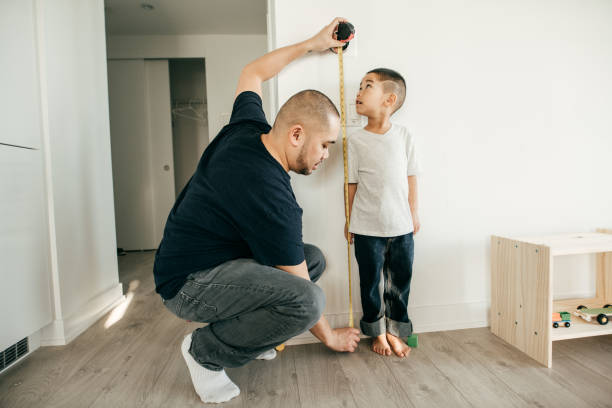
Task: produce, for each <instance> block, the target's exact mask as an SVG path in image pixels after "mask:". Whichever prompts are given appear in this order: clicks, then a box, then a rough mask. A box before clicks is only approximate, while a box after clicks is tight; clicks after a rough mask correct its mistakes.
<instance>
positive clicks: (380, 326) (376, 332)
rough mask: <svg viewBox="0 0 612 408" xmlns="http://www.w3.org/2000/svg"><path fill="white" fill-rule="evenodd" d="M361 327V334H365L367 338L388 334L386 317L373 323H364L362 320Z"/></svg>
mask: <svg viewBox="0 0 612 408" xmlns="http://www.w3.org/2000/svg"><path fill="white" fill-rule="evenodd" d="M359 327H360V328H361V332H362V333H363V334H365V335H366V336H370V337H378V336H380V335H381V334H384V333H386V332H387V329H386V327H385V318H384V317H381V318H380V319H378V320H377V321H375V322H373V323H368V322H364V321H363V320H361V321H360V322H359Z"/></svg>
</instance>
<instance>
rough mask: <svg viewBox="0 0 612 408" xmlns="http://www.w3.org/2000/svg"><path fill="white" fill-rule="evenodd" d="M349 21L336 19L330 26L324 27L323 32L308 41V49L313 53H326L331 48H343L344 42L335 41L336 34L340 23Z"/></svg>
mask: <svg viewBox="0 0 612 408" xmlns="http://www.w3.org/2000/svg"><path fill="white" fill-rule="evenodd" d="M341 21H347V20H346V19H345V18H341V17H336V18H335V19H334V21H332V22H331V23H330V24H329V25H327V26H325V27H323V29H322V30H321V31H319V33H318V34H317V35H315V36H314V37H312V38H311V39H309V40H308V43H309V46H308V49H309V50H311V51H325V50H328V49H330V48H335V47H342V46H344V43H343V42H342V41H338V40H334V33H335V32H336V29H337V27H338V23H339V22H341Z"/></svg>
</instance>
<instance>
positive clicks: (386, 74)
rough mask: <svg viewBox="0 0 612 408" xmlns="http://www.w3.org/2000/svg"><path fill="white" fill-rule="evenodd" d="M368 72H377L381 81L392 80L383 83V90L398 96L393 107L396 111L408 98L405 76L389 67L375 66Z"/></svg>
mask: <svg viewBox="0 0 612 408" xmlns="http://www.w3.org/2000/svg"><path fill="white" fill-rule="evenodd" d="M368 74H376V76H377V77H378V80H379V81H389V82H391V83H385V84H383V90H384V91H385V92H392V93H394V94H395V95H396V96H397V101H396V102H395V108H394V109H393V113H395V112H396V111H397V110H398V109H399V108H401V107H402V105H403V104H404V100H405V99H406V81H405V80H404V77H403V76H401V75H400V73H399V72H397V71H394V70H392V69H389V68H375V69H373V70H371V71H368Z"/></svg>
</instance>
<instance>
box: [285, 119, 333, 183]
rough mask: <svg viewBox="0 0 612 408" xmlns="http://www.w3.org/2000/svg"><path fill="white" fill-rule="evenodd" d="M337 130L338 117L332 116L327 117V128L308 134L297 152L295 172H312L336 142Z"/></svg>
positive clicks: (325, 157) (306, 173) (305, 173)
mask: <svg viewBox="0 0 612 408" xmlns="http://www.w3.org/2000/svg"><path fill="white" fill-rule="evenodd" d="M339 131H340V119H339V118H338V117H335V116H334V117H330V119H329V126H328V129H324V130H321V131H318V132H312V133H311V134H309V136H308V137H307V138H306V140H305V141H304V144H303V145H302V148H301V150H300V153H299V154H298V157H297V160H296V169H295V172H296V173H299V174H304V175H309V174H312V172H313V171H315V170H316V169H317V168H318V167H319V165H320V164H321V163H322V162H323V160H325V159H327V158H328V157H329V146H330V145H332V144H334V143H336V139H337V138H338V132H339Z"/></svg>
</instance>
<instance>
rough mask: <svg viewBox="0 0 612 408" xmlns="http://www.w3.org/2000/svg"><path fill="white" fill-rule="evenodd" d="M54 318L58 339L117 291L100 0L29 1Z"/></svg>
mask: <svg viewBox="0 0 612 408" xmlns="http://www.w3.org/2000/svg"><path fill="white" fill-rule="evenodd" d="M36 4H37V17H36V18H37V25H38V47H39V60H40V67H39V72H40V76H41V91H42V92H41V93H42V98H41V102H42V111H43V122H44V123H43V149H44V151H45V156H46V169H45V170H46V174H47V193H48V200H49V211H50V214H49V224H50V230H51V232H50V235H51V259H52V262H51V263H52V265H51V269H52V275H53V276H52V278H53V287H54V293H53V295H54V305H55V321H54V323H53V324H52V325H51V326H50V327H49V328H47V330H46V331H45V333H44V334H43V339H42V342H43V344H63V343H65V342H67V341H70V340H71V339H72V338H73V337H74V336H76V335H77V334H78V333H79V332H80V331H82V330H84V329H85V328H86V327H87V326H88V325H89V324H91V323H93V321H95V320H96V319H97V318H99V317H100V316H101V314H103V313H104V312H105V311H106V310H108V308H110V307H111V306H112V305H113V303H115V302H116V301H118V300H120V299H121V297H122V290H121V285H120V284H119V279H118V269H117V256H116V243H115V229H114V225H115V223H114V212H113V185H112V173H111V153H110V133H109V120H108V94H107V80H106V55H105V37H104V4H103V1H102V0H89V1H80V0H63V1H53V2H51V1H45V0H39V1H37V3H36Z"/></svg>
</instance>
